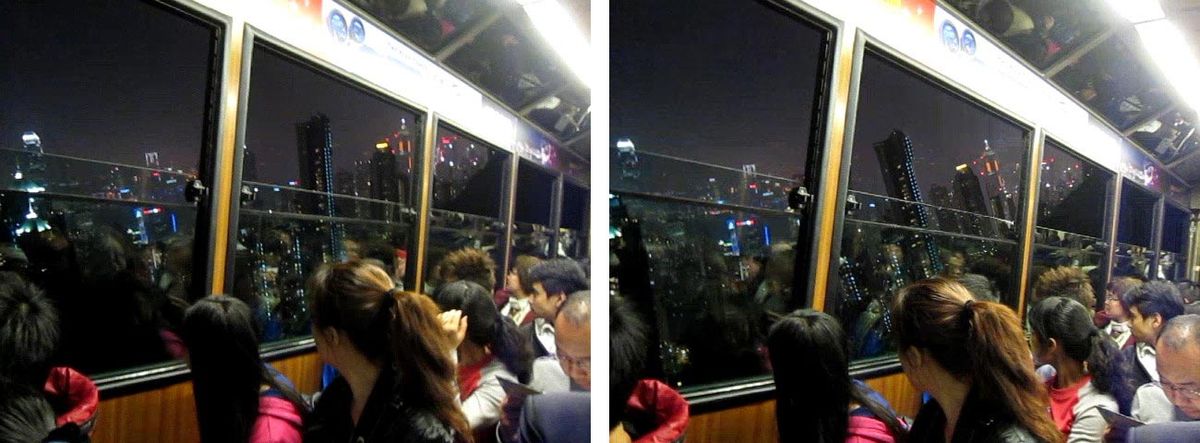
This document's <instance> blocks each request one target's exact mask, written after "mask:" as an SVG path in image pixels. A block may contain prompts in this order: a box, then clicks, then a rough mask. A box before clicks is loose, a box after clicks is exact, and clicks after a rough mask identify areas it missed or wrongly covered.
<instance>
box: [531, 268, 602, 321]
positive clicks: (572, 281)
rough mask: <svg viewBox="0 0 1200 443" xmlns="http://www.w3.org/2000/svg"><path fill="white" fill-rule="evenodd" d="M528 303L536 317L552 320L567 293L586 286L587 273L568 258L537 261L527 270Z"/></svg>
mask: <svg viewBox="0 0 1200 443" xmlns="http://www.w3.org/2000/svg"><path fill="white" fill-rule="evenodd" d="M528 284H529V286H530V287H531V288H532V289H533V292H531V293H530V294H529V296H530V299H529V300H530V305H532V307H533V312H534V314H536V315H537V316H538V317H541V318H543V319H546V320H548V321H553V320H554V315H555V314H557V313H558V308H559V307H560V306H562V304H563V301H564V300H566V299H567V294H570V293H572V292H575V291H582V290H584V289H587V288H588V280H587V274H585V273H584V272H583V268H581V267H579V264H577V263H575V260H571V259H569V258H556V259H552V260H546V261H544V262H541V263H538V264H537V265H535V266H534V267H533V268H531V269H530V270H529V282H528Z"/></svg>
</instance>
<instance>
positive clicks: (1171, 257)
mask: <svg viewBox="0 0 1200 443" xmlns="http://www.w3.org/2000/svg"><path fill="white" fill-rule="evenodd" d="M1164 209H1165V210H1164V211H1163V225H1162V243H1161V246H1160V248H1159V249H1160V250H1161V257H1159V261H1158V266H1159V269H1158V273H1159V278H1165V279H1168V280H1176V281H1177V280H1181V279H1184V278H1187V277H1186V276H1187V254H1185V253H1184V251H1186V246H1187V241H1188V230H1189V228H1188V223H1189V220H1190V214H1188V211H1185V210H1183V209H1180V208H1178V207H1176V206H1175V205H1172V204H1169V203H1168V204H1167V205H1166V208H1164Z"/></svg>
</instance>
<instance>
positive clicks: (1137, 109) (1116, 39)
mask: <svg viewBox="0 0 1200 443" xmlns="http://www.w3.org/2000/svg"><path fill="white" fill-rule="evenodd" d="M1140 60H1145V56H1144V55H1143V49H1142V44H1141V41H1140V37H1138V34H1137V32H1136V31H1135V30H1134V29H1133V27H1132V26H1130V27H1124V28H1122V29H1119V30H1118V31H1117V32H1116V34H1114V35H1113V36H1112V37H1110V38H1108V39H1107V40H1105V41H1104V43H1102V44H1100V46H1098V47H1096V49H1093V50H1091V51H1089V52H1088V53H1087V54H1084V56H1083V57H1081V58H1080V59H1079V60H1077V61H1075V62H1074V63H1072V64H1071V65H1069V66H1067V67H1066V68H1065V69H1063V70H1062V71H1061V72H1059V73H1058V74H1056V75H1055V76H1054V78H1053V79H1054V81H1055V82H1056V83H1058V84H1059V85H1060V86H1062V88H1063V89H1066V90H1067V91H1070V92H1071V93H1072V94H1073V95H1074V96H1075V98H1077V99H1079V101H1081V102H1083V104H1084V105H1085V106H1087V107H1089V108H1092V110H1094V111H1095V112H1096V113H1098V114H1100V115H1101V116H1103V117H1104V118H1106V119H1108V121H1109V122H1111V123H1112V124H1113V126H1116V127H1117V128H1119V129H1125V128H1127V127H1128V126H1129V125H1131V124H1134V123H1135V122H1137V121H1139V120H1142V119H1144V118H1148V117H1151V116H1153V115H1154V114H1155V113H1156V112H1158V111H1160V110H1162V109H1164V108H1165V107H1167V106H1170V105H1171V101H1172V93H1171V91H1170V90H1169V89H1166V88H1167V86H1166V85H1168V84H1169V83H1167V82H1166V81H1165V80H1164V79H1163V78H1162V75H1161V74H1160V73H1159V71H1158V70H1157V69H1154V68H1152V67H1151V66H1152V65H1151V64H1149V63H1142V62H1140Z"/></svg>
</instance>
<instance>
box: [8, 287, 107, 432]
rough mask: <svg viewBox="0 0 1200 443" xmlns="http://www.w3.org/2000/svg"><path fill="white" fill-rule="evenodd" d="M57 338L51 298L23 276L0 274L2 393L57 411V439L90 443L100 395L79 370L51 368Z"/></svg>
mask: <svg viewBox="0 0 1200 443" xmlns="http://www.w3.org/2000/svg"><path fill="white" fill-rule="evenodd" d="M58 338H59V330H58V313H57V311H55V309H54V305H53V303H52V302H51V301H50V299H49V298H47V297H46V296H45V294H44V293H43V292H42V291H41V290H39V289H38V288H37V287H35V286H34V285H32V284H30V283H27V282H25V280H24V279H23V278H21V276H20V275H17V274H15V273H11V272H3V273H0V385H4V386H0V392H21V391H24V392H28V393H30V394H31V395H35V394H34V393H36V395H35V396H37V397H40V399H38V400H36V401H42V400H44V401H45V402H46V403H47V404H48V405H49V406H50V408H51V410H52V411H53V414H54V417H55V420H54V427H55V428H56V429H53V431H54V433H53V435H55V436H56V438H59V439H60V440H64V441H87V435H89V434H90V433H91V430H92V427H93V425H94V424H95V420H96V407H97V405H98V404H99V402H100V395H99V391H98V390H97V389H96V385H95V383H92V380H90V379H88V378H87V377H86V376H84V375H83V374H81V373H79V372H78V371H75V370H74V369H71V368H67V367H51V366H50V357H51V356H52V355H53V354H54V352H55V350H56V348H57V347H58ZM27 418H31V419H32V417H27ZM35 421H36V420H35Z"/></svg>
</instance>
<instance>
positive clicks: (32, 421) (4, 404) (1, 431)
mask: <svg viewBox="0 0 1200 443" xmlns="http://www.w3.org/2000/svg"><path fill="white" fill-rule="evenodd" d="M2 383H3V382H0V389H6V388H8V387H7V386H2ZM21 391H23V390H21ZM53 430H54V410H53V409H51V407H50V403H49V402H47V401H46V399H45V398H43V397H42V396H41V395H39V394H37V393H34V392H20V393H15V395H8V394H6V395H4V396H3V398H0V441H5V442H8V441H13V442H16V441H20V442H26V441H42V439H45V438H46V436H47V435H49V434H50V432H51V431H53Z"/></svg>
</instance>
